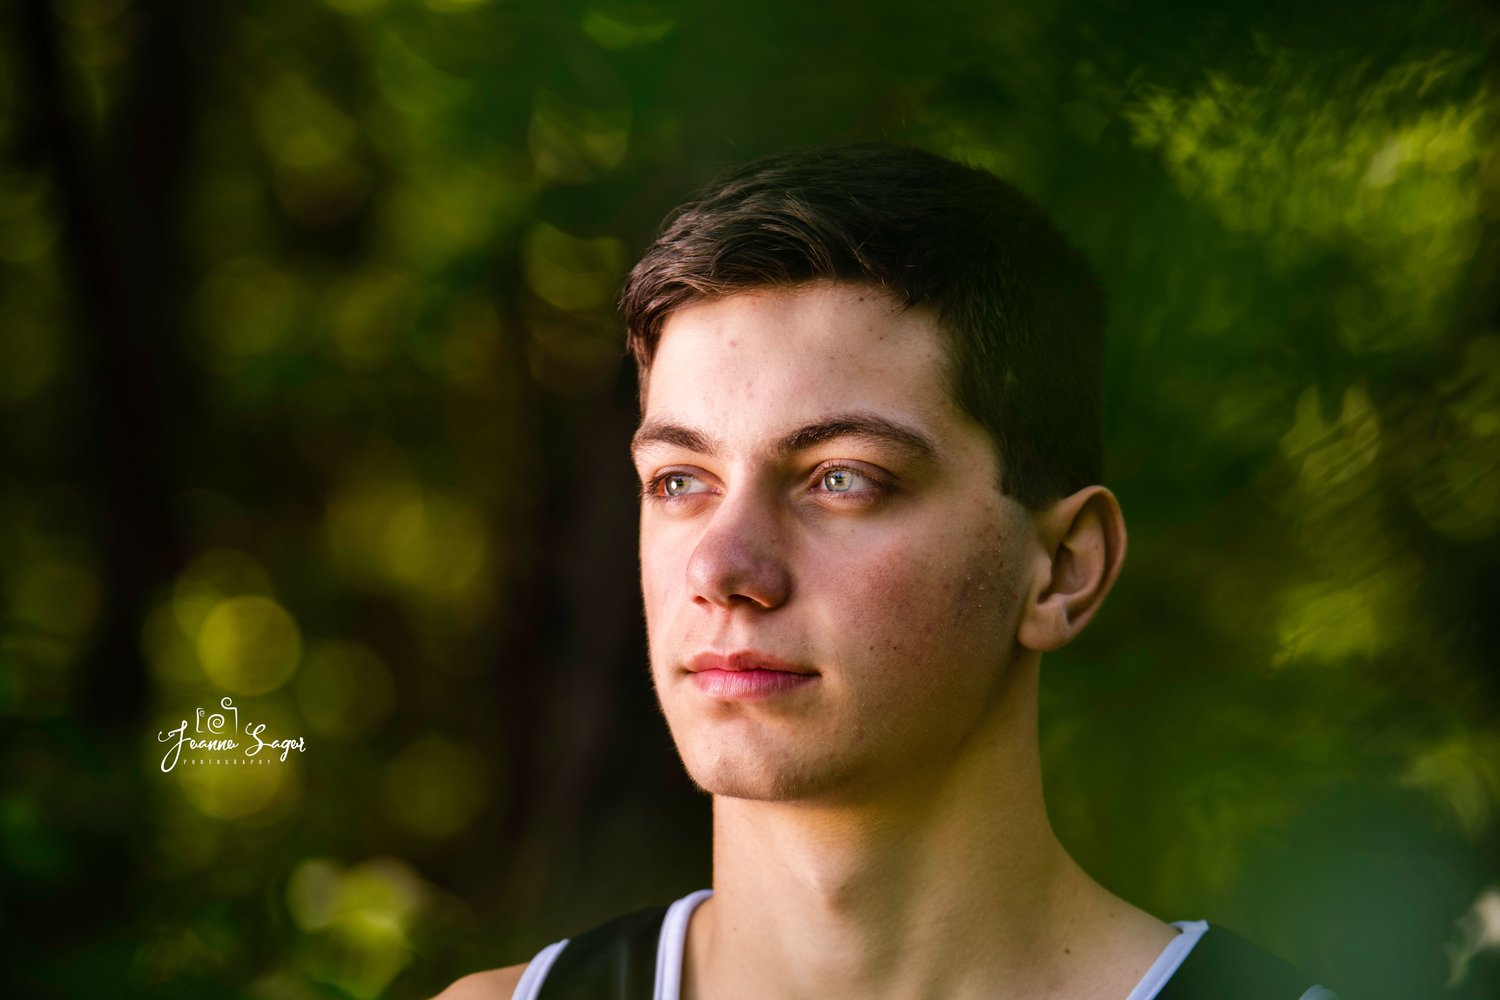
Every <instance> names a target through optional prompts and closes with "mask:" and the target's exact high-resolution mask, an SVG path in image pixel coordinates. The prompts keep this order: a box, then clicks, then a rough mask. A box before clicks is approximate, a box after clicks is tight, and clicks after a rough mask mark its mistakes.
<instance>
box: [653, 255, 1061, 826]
mask: <svg viewBox="0 0 1500 1000" xmlns="http://www.w3.org/2000/svg"><path fill="white" fill-rule="evenodd" d="M634 452H635V463H636V468H637V471H638V472H639V474H640V477H641V481H642V483H643V484H645V488H646V496H645V500H644V502H643V506H642V511H641V580H642V588H643V591H644V594H645V607H646V624H647V631H648V634H649V637H650V645H651V669H652V676H653V678H654V681H655V684H656V689H657V694H658V696H659V697H660V699H661V704H662V710H663V712H664V713H665V715H666V717H667V722H668V725H669V726H670V728H671V731H672V736H673V739H674V740H675V741H676V743H677V747H678V750H679V752H680V753H681V754H682V757H683V761H684V763H685V764H686V765H687V770H688V773H689V774H690V775H691V776H692V778H693V780H694V781H695V782H697V783H698V784H699V785H700V786H701V787H703V788H704V789H706V790H707V791H710V792H713V793H715V794H721V795H730V796H738V797H745V798H762V799H792V798H798V799H805V798H810V797H819V796H830V795H851V794H861V793H862V792H866V791H870V790H873V789H874V788H876V787H878V786H879V785H880V783H881V782H889V781H895V780H899V779H900V778H901V776H903V775H905V776H908V777H910V776H914V775H917V774H925V775H927V776H928V777H930V778H936V776H937V775H936V773H935V772H934V768H937V769H941V767H942V766H943V765H944V763H945V762H947V761H951V760H953V759H955V758H956V756H957V755H958V754H960V753H962V752H963V749H964V748H965V747H966V746H967V745H968V744H969V743H970V741H971V739H972V738H973V737H974V736H976V735H977V734H978V733H980V731H981V728H982V727H983V726H984V724H985V723H986V722H987V721H988V720H989V719H990V718H991V712H992V710H993V709H994V707H995V705H996V702H997V700H998V699H997V692H998V689H999V685H1000V682H1001V679H1002V678H1003V677H1004V674H1005V671H1006V668H1007V666H1008V665H1009V664H1010V662H1011V659H1012V658H1013V656H1014V654H1015V648H1016V647H1015V642H1014V639H1015V631H1016V623H1017V618H1018V612H1019V605H1020V593H1021V592H1020V586H1021V585H1020V582H1019V581H1020V573H1021V561H1022V558H1023V556H1024V553H1025V551H1026V546H1027V544H1028V541H1029V539H1030V538H1031V530H1032V528H1031V521H1030V519H1029V517H1028V515H1027V513H1026V511H1025V509H1024V508H1022V507H1021V506H1020V505H1019V504H1017V503H1015V502H1014V501H1012V500H1010V499H1009V498H1007V497H1004V496H1002V495H1001V494H1000V492H999V489H998V486H997V484H998V483H999V481H1000V477H999V474H998V469H997V467H996V458H995V455H994V451H993V448H992V446H991V444H990V439H989V438H988V437H987V435H986V434H985V433H984V431H983V430H982V429H981V428H980V427H979V425H978V424H977V423H975V422H974V421H973V420H972V419H971V418H970V417H968V416H967V415H965V414H964V413H963V412H962V411H961V410H959V408H958V407H957V405H956V404H955V403H954V402H953V401H952V399H951V398H950V396H949V393H948V391H947V388H946V385H945V382H944V379H943V361H942V343H941V341H940V339H939V333H938V331H937V327H936V322H935V319H934V317H933V316H932V315H931V314H930V313H929V312H927V311H925V310H905V311H903V310H901V309H900V307H899V306H897V305H896V304H895V303H894V301H893V300H892V299H890V298H889V297H887V296H886V295H885V294H883V293H881V292H879V291H877V290H872V289H869V288H865V287H862V286H853V285H842V284H830V283H824V284H814V285H805V286H801V287H798V288H796V289H792V290H785V289H771V290H759V291H753V292H746V293H741V294H736V295H732V296H728V297H725V298H720V299H713V300H708V301H705V302H701V303H697V304H695V305H691V306H688V307H685V308H683V309H680V310H679V311H677V312H675V313H673V314H672V315H671V316H670V317H669V319H668V320H667V323H666V325H665V328H664V331H663V334H662V338H661V342H660V345H659V347H658V350H657V353H656V358H655V361H654V363H653V365H652V368H651V373H650V379H649V383H648V388H647V396H646V401H645V416H644V419H643V421H642V425H641V430H640V432H639V433H638V434H637V436H636V443H635V448H634Z"/></svg>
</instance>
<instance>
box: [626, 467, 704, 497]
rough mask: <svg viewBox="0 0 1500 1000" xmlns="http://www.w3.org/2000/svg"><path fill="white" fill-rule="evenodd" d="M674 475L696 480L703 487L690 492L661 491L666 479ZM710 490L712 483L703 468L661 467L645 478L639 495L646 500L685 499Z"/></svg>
mask: <svg viewBox="0 0 1500 1000" xmlns="http://www.w3.org/2000/svg"><path fill="white" fill-rule="evenodd" d="M674 476H681V477H683V478H684V479H693V480H696V481H697V482H699V483H702V484H703V486H704V488H703V489H701V490H694V491H693V492H691V493H679V494H670V493H665V492H663V489H662V488H663V486H664V485H665V484H666V481H667V480H668V479H671V478H673V477H674ZM712 491H713V483H712V482H711V481H710V479H709V477H708V476H706V475H704V474H703V470H701V469H691V468H689V469H684V468H667V469H662V470H661V471H660V472H657V473H655V474H653V475H651V476H648V477H647V478H646V481H645V482H644V483H642V484H641V496H642V497H643V498H644V499H647V500H685V499H687V498H689V497H695V496H702V495H703V494H705V493H710V492H712Z"/></svg>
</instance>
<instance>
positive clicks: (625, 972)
mask: <svg viewBox="0 0 1500 1000" xmlns="http://www.w3.org/2000/svg"><path fill="white" fill-rule="evenodd" d="M666 913H667V908H666V907H665V906H657V907H652V908H650V909H646V910H639V911H637V912H635V913H630V914H627V915H625V916H623V917H616V918H615V919H614V920H611V921H609V922H608V923H606V924H601V925H600V926H598V927H595V928H594V929H593V930H591V931H587V932H586V933H583V934H579V935H578V936H576V937H574V938H572V939H570V940H569V942H568V945H567V947H565V948H563V950H562V951H561V952H559V953H558V955H557V959H556V961H554V962H553V963H552V968H551V969H550V970H549V971H548V972H547V978H546V979H545V980H544V981H543V983H542V987H541V990H540V992H539V993H538V994H537V997H538V1000H651V998H652V994H653V993H654V991H655V986H656V950H657V944H658V941H659V939H660V936H661V927H662V921H663V919H664V918H665V917H666ZM1154 1000H1338V998H1337V997H1336V996H1335V995H1334V994H1333V993H1330V992H1329V991H1328V990H1326V989H1323V988H1321V987H1317V986H1315V985H1314V984H1313V981H1312V979H1311V978H1310V977H1309V976H1307V975H1306V974H1305V973H1302V972H1300V971H1298V970H1297V969H1296V968H1295V967H1293V966H1291V965H1289V964H1287V963H1286V962H1284V961H1282V960H1281V959H1279V958H1277V957H1275V956H1274V955H1272V954H1270V953H1269V952H1266V951H1263V950H1261V949H1260V948H1257V947H1256V946H1255V945H1253V944H1251V943H1250V942H1248V941H1246V940H1245V939H1244V938H1241V937H1240V936H1239V935H1237V934H1234V933H1232V932H1230V931H1227V930H1225V929H1224V928H1222V927H1219V926H1216V925H1210V928H1209V932H1208V933H1205V934H1204V935H1203V937H1202V938H1200V939H1199V941H1198V943H1197V944H1196V945H1195V946H1194V947H1193V950H1192V951H1190V952H1188V955H1187V957H1186V958H1185V959H1183V961H1182V964H1181V965H1180V966H1178V967H1177V971H1176V972H1174V973H1173V974H1172V978H1171V979H1169V980H1168V981H1167V983H1166V985H1165V986H1163V987H1162V988H1161V990H1160V991H1159V992H1158V993H1157V994H1156V997H1155V998H1154Z"/></svg>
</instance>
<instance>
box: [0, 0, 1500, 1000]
mask: <svg viewBox="0 0 1500 1000" xmlns="http://www.w3.org/2000/svg"><path fill="white" fill-rule="evenodd" d="M1497 28H1500V21H1497V18H1496V15H1495V13H1494V12H1493V11H1492V10H1491V9H1490V8H1488V7H1484V6H1481V5H1480V4H1478V3H1469V2H1462V0H1443V2H1429V0H1415V2H1413V0H1400V2H1391V0H1374V2H1365V3H1343V4H1322V5H1319V4H1308V3H1305V2H1299V3H1287V2H1281V0H1271V2H1266V0H1232V2H1226V3H1215V4H1202V3H1197V2H1189V0H1177V2H1161V3H1141V4H1122V3H1118V2H1109V0H1047V2H1043V0H1018V2H1014V3H1003V4H997V3H987V4H977V3H976V4H958V3H951V2H935V3H931V4H924V5H914V4H912V5H886V4H873V5H872V4H866V5H853V4H809V3H799V2H788V0H766V2H764V3H757V4H746V3H722V2H702V3H693V4H673V3H666V2H658V0H557V2H540V0H425V2H418V0H264V2H259V3H239V4H234V3H222V2H216V3H202V2H194V0H53V2H39V0H20V2H16V3H11V4H7V5H5V7H4V10H3V12H0V150H3V152H0V436H3V455H4V461H3V466H0V970H3V971H0V992H3V993H4V994H5V995H7V996H16V997H42V998H48V997H93V996H106V995H108V996H127V995H140V996H158V997H170V998H175V997H184V998H186V997H245V998H258V1000H303V998H332V1000H340V998H374V997H387V996H389V997H419V996H425V995H427V994H428V993H431V992H434V991H436V990H437V989H439V988H440V987H441V986H443V985H445V984H446V983H447V982H449V981H450V980H452V979H453V978H454V977H456V976H458V975H460V974H463V973H466V972H470V971H474V970H477V969H481V968H488V967H492V966H496V965H503V964H511V963H515V962H520V961H524V960H526V959H527V958H529V957H530V956H531V954H532V953H533V952H534V951H535V950H536V949H537V948H539V947H540V946H542V945H543V944H546V943H547V942H549V941H552V940H555V939H557V938H559V937H563V936H566V935H568V934H570V933H573V932H576V931H578V930H580V929H582V928H584V927H586V926H589V925H591V924H592V923H594V922H597V921H599V920H602V919H604V918H606V917H608V916H611V915H613V914H616V913H619V912H622V911H624V910H626V909H630V908H634V907H638V906H643V905H647V904H653V903H658V902H666V901H668V900H670V899H672V898H675V897H676V896H678V895H681V894H682V893H685V892H687V891H689V890H691V889H695V888H699V887H702V886H704V885H707V884H708V878H709V856H708V846H709V845H708V832H709V818H708V807H707V802H706V801H705V800H704V799H703V798H701V797H700V796H699V795H698V794H697V793H696V792H694V791H693V789H692V788H691V787H690V786H689V784H688V782H687V780H686V778H685V777H684V776H683V774H682V772H681V769H680V767H679V765H678V763H677V761H676V757H675V754H674V752H673V749H672V747H671V744H670V741H669V739H668V737H667V734H666V730H665V727H664V725H663V724H662V722H661V720H660V718H659V716H658V714H657V712H656V708H655V705H654V702H653V699H652V694H651V691H650V685H649V679H648V677H647V674H646V669H645V660H644V655H643V641H644V636H643V632H642V625H641V618H640V611H639V593H638V588H637V583H636V579H635V573H636V565H635V537H634V531H635V527H634V519H635V504H636V500H635V488H634V481H633V477H632V472H631V469H630V467H629V464H628V461H627V458H626V453H625V445H626V442H627V440H628V438H629V435H630V433H631V430H632V428H633V421H634V419H635V416H636V410H635V401H634V375H633V372H632V371H631V370H630V368H629V366H628V365H627V364H624V363H623V362H622V340H621V332H620V327H619V323H618V320H617V318H616V315H615V313H614V309H613V299H614V295H615V293H616V289H617V287H618V283H619V280H620V278H621V277H622V275H623V274H624V272H625V270H626V269H627V268H628V267H629V264H630V263H631V261H632V259H633V257H634V255H635V254H637V253H639V252H640V250H641V249H642V248H643V247H644V246H645V244H646V243H647V242H648V241H649V240H650V238H651V236H652V234H653V232H654V229H655V227H656V225H657V224H658V222H659V220H660V219H661V217H662V215H663V213H664V212H665V211H666V210H668V209H669V208H670V207H671V206H672V205H674V204H675V203H677V202H678V201H679V200H680V199H681V198H682V197H684V196H685V195H686V194H687V193H688V192H689V191H690V190H691V189H692V188H694V187H696V186H697V185H699V184H701V183H703V182H704V181H705V180H707V179H708V177H710V176H711V175H712V173H713V172H714V171H715V170H717V169H718V168H719V167H721V166H723V165H726V164H729V163H734V162H739V161H742V160H744V159H747V158H750V157H752V156H756V155H760V154H763V153H767V152H772V151H776V150H781V149H785V148H788V147H793V146H803V145H821V144H827V143H832V142H839V141H846V140H857V139H871V138H881V139H889V140H893V141H899V142H905V143H912V144H916V145H920V146H923V147H926V148H930V149H933V150H935V151H938V152H941V153H944V154H947V155H950V156H953V157H956V158H958V159H961V160H964V161H967V162H970V163H974V164H979V165H983V166H986V167H989V168H992V169H994V170H995V171H997V172H999V173H1001V174H1002V175H1004V176H1006V177H1008V178H1011V179H1013V180H1015V181H1016V182H1018V183H1019V184H1020V185H1021V186H1022V187H1023V188H1024V189H1026V190H1027V191H1029V192H1030V193H1031V194H1032V195H1033V196H1034V197H1036V198H1037V199H1038V200H1039V201H1040V202H1041V203H1042V204H1043V205H1044V206H1045V207H1047V208H1048V209H1049V210H1050V211H1051V212H1052V213H1053V214H1054V215H1055V216H1056V217H1057V218H1058V220H1059V221H1060V222H1061V224H1062V225H1063V227H1064V228H1065V229H1066V230H1067V231H1068V232H1069V233H1071V234H1072V235H1073V237H1074V238H1075V240H1076V241H1077V242H1078V243H1080V244H1081V245H1082V246H1083V247H1084V248H1085V249H1086V250H1087V251H1088V253H1089V254H1090V256H1091V257H1092V258H1093V259H1094V260H1095V261H1096V262H1097V263H1098V265H1099V267H1100V269H1101V271H1102V273H1103V276H1104V278H1105V282H1106V284H1107V286H1108V288H1109V290H1110V293H1111V298H1112V302H1113V314H1112V338H1113V339H1112V343H1111V348H1110V351H1111V353H1110V365H1109V369H1108V379H1109V385H1108V390H1109V397H1108V400H1109V414H1110V431H1109V447H1110V454H1111V461H1112V471H1111V477H1110V483H1111V485H1112V486H1114V487H1115V489H1116V491H1117V492H1118V494H1119V495H1120V497H1121V499H1122V502H1123V504H1124V507H1125V510H1126V515H1127V518H1128V519H1129V522H1130V524H1131V526H1132V545H1131V556H1130V561H1129V565H1128V566H1127V568H1126V571H1125V574H1124V576H1123V578H1122V581H1121V583H1120V585H1119V587H1118V588H1117V590H1116V592H1115V595H1114V596H1113V597H1112V599H1111V602H1110V605H1109V606H1108V607H1107V608H1106V610H1105V612H1104V614H1103V615H1102V616H1101V617H1100V618H1099V619H1098V621H1097V622H1096V624H1095V626H1094V627H1093V628H1092V629H1090V631H1089V633H1088V634H1087V635H1086V636H1085V637H1084V639H1083V640H1082V641H1081V642H1079V643H1078V644H1076V645H1075V646H1074V647H1071V648H1070V649H1068V650H1066V651H1065V652H1063V653H1062V654H1059V655H1056V656H1054V657H1050V658H1049V662H1048V664H1047V666H1046V669H1045V671H1044V685H1045V691H1044V695H1043V699H1044V700H1043V739H1044V744H1045V746H1044V754H1045V760H1046V766H1047V772H1048V774H1047V778H1048V787H1049V797H1050V800H1051V807H1052V810H1053V814H1054V820H1055V824H1056V826H1057V828H1058V831H1059V833H1060V835H1061V837H1062V838H1063V840H1064V842H1065V843H1066V844H1067V845H1068V846H1069V847H1070V848H1071V849H1072V850H1073V851H1074V852H1075V853H1076V855H1077V856H1078V857H1079V859H1080V860H1081V861H1082V862H1083V864H1084V865H1085V867H1087V868H1088V869H1089V870H1090V871H1091V872H1093V873H1094V874H1095V875H1096V876H1097V877H1098V878H1099V879H1100V880H1102V881H1103V882H1104V883H1105V884H1106V885H1108V886H1110V887H1111V888H1112V889H1114V890H1115V891H1117V892H1119V893H1120V894H1122V895H1124V896H1126V897H1128V898H1130V899H1131V900H1133V901H1135V902H1137V903H1139V904H1141V905H1143V906H1145V907H1147V908H1148V909H1150V910H1152V911H1153V912H1155V913H1157V914H1158V915H1160V916H1163V917H1165V918H1167V919H1196V918H1199V917H1207V918H1209V919H1212V920H1214V921H1216V922H1219V923H1223V924H1226V925H1228V926H1230V927H1233V928H1235V929H1237V930H1239V931H1240V932H1241V933H1243V934H1245V935H1246V936H1248V937H1251V938H1253V939H1255V940H1257V941H1259V942H1261V943H1262V944H1264V945H1266V946H1267V947H1269V948H1271V949H1272V950H1275V951H1277V952H1279V953H1281V954H1283V955H1285V956H1286V957H1288V958H1290V959H1292V960H1294V961H1297V962H1299V963H1301V964H1303V965H1305V966H1307V967H1308V968H1310V969H1313V970H1316V971H1317V972H1318V973H1319V974H1320V976H1321V978H1323V979H1324V981H1325V982H1328V983H1330V984H1331V985H1334V986H1336V987H1339V988H1340V989H1341V990H1342V991H1343V993H1344V995H1345V996H1346V997H1347V998H1349V1000H1361V998H1363V1000H1379V998H1389V1000H1396V998H1402V1000H1411V998H1417V997H1473V998H1477V997H1496V996H1500V975H1497V960H1496V955H1497V952H1496V949H1497V947H1500V659H1497V656H1496V653H1495V645H1496V642H1497V639H1500V621H1497V616H1496V613H1495V606H1496V599H1497V597H1500V587H1497V585H1500V559H1497V555H1500V552H1497V542H1500V447H1497V445H1500V309H1497V302H1500V299H1497V293H1500V155H1497V149H1500V148H1497V143H1496V135H1497V127H1500V117H1497V112H1500V75H1497V73H1496V60H1495V58H1494V57H1495V55H1496V44H1497ZM226 698H227V699H229V700H230V701H229V703H227V704H226V702H225V701H224V699H226ZM199 709H205V710H206V712H207V715H206V716H205V715H204V714H203V713H201V712H199ZM231 711H232V712H233V714H232V716H231V715H230V712H231ZM215 716H220V717H221V718H220V719H219V721H218V722H217V723H215V722H214V718H215ZM226 716H227V717H228V719H227V722H226V719H225V718H222V717H226ZM251 723H256V724H263V725H265V727H266V728H265V730H264V734H265V738H266V739H271V738H273V737H275V738H297V737H300V738H302V739H303V740H304V741H305V743H304V747H305V748H304V749H302V750H293V751H291V752H290V753H289V755H288V758H287V760H286V761H285V762H284V763H283V762H281V761H280V760H279V759H277V758H274V757H273V758H272V760H271V761H270V762H269V763H265V764H256V765H253V766H250V765H247V766H243V767H241V766H230V765H227V764H225V765H212V764H192V763H190V762H189V758H197V757H201V756H203V755H202V754H194V753H191V752H190V751H184V752H183V759H182V760H180V761H178V762H177V763H176V766H174V767H172V768H171V769H170V770H164V769H163V768H164V766H165V762H164V754H165V752H166V751H167V750H169V749H170V747H171V745H172V743H171V742H170V737H171V730H173V729H174V728H176V727H178V726H179V724H185V726H186V730H187V735H189V736H193V735H195V734H197V735H204V733H205V732H226V731H234V732H241V733H243V730H244V729H245V728H246V727H247V726H249V725H250V724H251ZM226 725H227V726H228V728H227V729H226V728H225V727H226ZM214 726H217V727H218V728H217V729H215V728H213V727H214ZM163 735H165V736H167V737H168V738H169V742H166V743H164V742H162V741H161V739H160V738H161V737H162V736H163ZM240 738H241V739H242V740H245V739H246V737H245V736H243V735H241V737H240ZM264 757H265V755H264V754H263V755H262V758H261V759H264Z"/></svg>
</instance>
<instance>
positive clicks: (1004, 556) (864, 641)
mask: <svg viewBox="0 0 1500 1000" xmlns="http://www.w3.org/2000/svg"><path fill="white" fill-rule="evenodd" d="M976 536H977V537H976ZM1009 548H1010V546H1008V544H1007V539H1006V538H1005V537H1004V536H1003V535H1002V534H1001V532H999V531H998V530H995V529H993V528H990V529H988V530H985V531H981V532H970V533H966V534H961V535H960V534H955V535H942V536H938V537H932V538H925V539H920V540H917V539H910V538H904V539H902V540H901V541H900V542H899V543H893V544H891V545H886V546H879V547H870V546H865V547H863V548H862V549H861V550H860V551H859V553H858V555H857V556H853V555H851V557H850V559H849V560H848V561H845V562H842V563H839V562H834V563H831V564H824V565H823V566H822V567H820V569H819V571H818V576H819V579H817V580H816V581H814V583H815V586H814V587H813V589H814V590H816V591H817V592H821V593H824V594H827V595H829V600H828V603H827V605H826V606H825V607H824V609H823V617H824V619H825V620H824V626H825V628H829V629H832V630H833V631H832V632H831V633H825V634H833V635H842V636H843V637H845V639H846V644H845V648H844V649H843V650H842V653H843V654H846V655H849V656H857V657H860V658H866V657H868V658H870V660H871V661H873V662H874V663H878V664H881V665H882V666H883V667H884V668H885V669H902V668H903V667H904V666H905V665H909V664H910V663H912V662H913V661H914V660H921V661H923V662H926V663H928V664H929V666H930V668H935V669H941V665H940V664H937V663H932V662H931V661H934V660H938V659H943V660H951V659H953V658H954V657H957V658H959V659H968V656H967V655H966V653H967V652H969V651H973V650H978V651H987V650H992V649H994V648H996V647H997V646H1001V645H1004V644H1005V641H1006V640H1007V639H1008V637H1007V636H1006V635H1005V630H1006V629H1007V628H1013V626H1014V620H1015V612H1016V596H1015V595H1016V588H1015V585H1014V580H1013V579H1012V577H1013V576H1014V567H1013V566H1012V565H1011V562H1010V558H1009V556H1010V552H1009ZM843 658H844V657H843V656H841V657H840V659H843Z"/></svg>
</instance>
